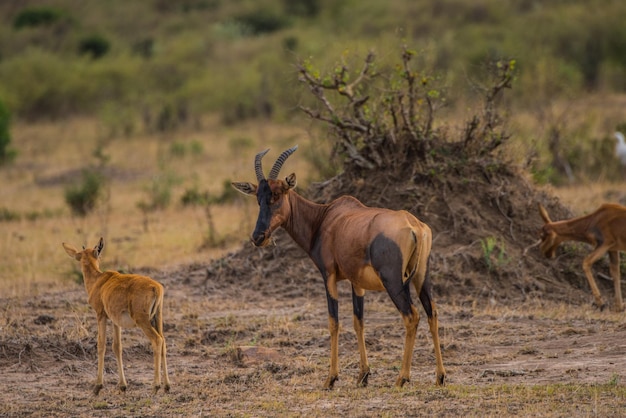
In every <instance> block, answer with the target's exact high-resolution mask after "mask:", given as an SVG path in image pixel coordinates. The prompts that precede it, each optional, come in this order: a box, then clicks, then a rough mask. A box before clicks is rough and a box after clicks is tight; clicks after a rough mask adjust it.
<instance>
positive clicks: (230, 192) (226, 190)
mask: <svg viewBox="0 0 626 418" xmlns="http://www.w3.org/2000/svg"><path fill="white" fill-rule="evenodd" d="M230 183H231V180H229V179H226V180H224V181H223V182H222V191H221V192H220V194H219V195H211V194H210V193H209V192H208V191H206V190H205V191H200V190H199V189H198V186H193V187H191V188H189V189H187V190H185V192H184V193H183V195H182V197H181V199H180V202H181V203H182V205H183V206H205V205H211V204H224V203H229V202H232V201H234V200H235V199H237V198H238V197H239V192H238V191H236V190H235V189H234V188H233V187H232V186H231V184H230Z"/></svg>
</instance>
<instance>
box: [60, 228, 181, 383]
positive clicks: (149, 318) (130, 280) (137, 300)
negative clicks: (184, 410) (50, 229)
mask: <svg viewBox="0 0 626 418" xmlns="http://www.w3.org/2000/svg"><path fill="white" fill-rule="evenodd" d="M63 248H65V251H66V252H67V253H68V254H69V256H70V257H72V258H75V259H76V260H78V261H80V266H81V269H82V272H83V279H84V282H85V288H86V289H87V295H88V297H89V299H88V300H89V304H90V305H91V307H92V308H93V309H94V310H95V311H96V317H97V319H98V377H97V379H96V384H95V386H94V388H93V392H94V394H95V395H97V394H98V393H99V392H100V390H101V389H102V383H103V372H104V353H105V351H106V328H107V319H110V320H111V322H112V323H113V353H115V358H116V359H117V370H118V374H119V383H118V387H119V389H120V390H121V391H125V390H126V386H127V384H126V378H125V377H124V365H123V363H122V328H134V327H139V328H141V330H142V331H143V332H144V333H145V334H146V336H147V337H148V339H149V340H150V342H151V343H152V351H153V354H154V382H153V384H152V387H153V390H154V393H156V392H157V391H158V390H159V388H160V387H161V368H163V380H164V383H165V386H164V390H165V392H168V391H169V390H170V379H169V377H168V374H167V361H166V359H165V357H166V348H165V337H164V336H163V286H161V284H160V283H158V282H156V281H154V280H153V279H151V278H149V277H146V276H140V275H137V274H122V273H118V272H116V271H104V272H103V271H100V261H99V257H100V254H101V253H102V249H103V248H104V240H103V239H102V238H100V241H99V242H98V244H97V245H96V246H95V247H94V248H93V249H85V247H83V251H78V250H77V249H76V248H74V247H73V246H71V245H69V244H66V243H63Z"/></svg>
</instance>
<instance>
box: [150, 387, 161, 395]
mask: <svg viewBox="0 0 626 418" xmlns="http://www.w3.org/2000/svg"><path fill="white" fill-rule="evenodd" d="M160 388H161V385H154V386H152V393H153V394H155V395H156V394H157V392H158V391H159V389H160Z"/></svg>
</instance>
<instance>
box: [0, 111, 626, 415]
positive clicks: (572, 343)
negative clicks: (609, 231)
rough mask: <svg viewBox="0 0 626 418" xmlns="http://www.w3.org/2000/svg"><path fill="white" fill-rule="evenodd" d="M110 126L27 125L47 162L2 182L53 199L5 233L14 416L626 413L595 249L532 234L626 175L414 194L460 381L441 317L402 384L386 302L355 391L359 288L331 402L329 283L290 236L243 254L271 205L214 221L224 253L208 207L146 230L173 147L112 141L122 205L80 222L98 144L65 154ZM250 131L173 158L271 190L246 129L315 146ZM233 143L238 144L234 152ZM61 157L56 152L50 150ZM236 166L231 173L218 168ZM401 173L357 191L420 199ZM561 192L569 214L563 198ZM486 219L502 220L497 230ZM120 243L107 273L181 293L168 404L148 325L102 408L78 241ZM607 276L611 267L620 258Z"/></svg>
mask: <svg viewBox="0 0 626 418" xmlns="http://www.w3.org/2000/svg"><path fill="white" fill-rule="evenodd" d="M81 127H82V128H83V129H85V131H81V130H80V129H79V128H81ZM39 128H40V129H42V128H41V126H40V127H39ZM91 128H93V127H92V126H91V127H90V125H89V124H88V123H87V124H85V125H83V124H78V125H73V128H72V129H69V128H67V127H66V131H65V134H66V135H65V136H64V135H63V132H61V133H60V132H58V131H54V132H51V131H46V130H37V129H35V128H33V130H29V129H28V128H26V127H25V128H23V130H21V132H22V135H24V136H23V137H21V138H20V139H24V140H23V141H21V140H20V141H16V143H17V144H21V145H22V146H26V147H27V146H28V144H32V148H30V149H29V150H23V151H25V152H29V153H32V154H33V156H34V158H31V159H30V160H31V161H33V162H31V163H29V164H28V166H25V165H20V164H19V163H17V164H16V166H14V167H13V168H11V170H9V171H5V172H4V173H3V176H5V178H4V180H5V182H4V184H3V187H4V189H3V190H4V195H5V197H6V198H8V199H11V201H12V202H14V203H13V206H12V208H15V209H17V210H21V211H24V212H25V211H27V210H31V209H33V208H41V210H43V209H50V208H52V213H50V214H48V215H45V216H43V215H42V214H41V213H40V216H37V217H35V219H28V218H26V217H25V218H23V219H21V220H19V221H16V222H5V223H2V224H0V225H1V226H2V229H3V238H2V239H3V256H2V257H3V258H2V263H3V267H2V268H3V274H2V278H3V281H2V289H3V290H2V291H3V294H2V298H1V299H0V370H1V372H2V377H3V383H4V385H3V387H4V390H2V391H1V392H0V415H2V416H327V415H341V416H398V415H401V416H420V415H431V414H439V415H445V416H459V415H461V416H497V415H526V416H528V415H530V416H538V415H541V416H623V414H624V411H626V389H625V387H624V384H623V382H624V379H625V378H626V338H625V337H626V325H625V323H624V320H625V319H626V315H625V314H624V313H616V312H612V311H610V310H605V311H603V312H600V311H598V310H596V309H594V308H593V307H592V306H591V296H590V294H589V292H588V288H587V287H586V284H585V281H584V280H585V279H584V277H583V275H582V272H581V271H580V262H581V254H583V253H584V248H583V249H581V248H573V249H571V250H567V251H565V253H564V255H562V256H560V257H559V259H558V260H557V262H552V263H551V262H548V261H545V260H543V259H542V258H541V257H540V256H539V254H538V250H537V248H530V249H528V247H529V246H530V245H531V244H532V240H529V239H527V237H528V236H530V235H531V230H532V231H535V230H536V229H537V228H539V226H540V225H541V223H540V220H539V216H538V215H537V213H536V201H537V199H539V200H541V201H543V202H544V203H545V204H546V205H547V206H548V208H549V210H551V213H553V216H554V217H555V218H557V217H562V216H563V213H564V211H566V209H564V207H570V208H571V207H574V208H575V210H574V212H576V213H584V212H585V211H588V210H590V209H592V208H593V207H595V206H596V205H597V204H596V203H595V202H597V201H598V200H613V201H618V202H619V201H623V199H624V196H626V187H622V186H621V185H620V184H619V183H607V184H605V185H603V186H599V185H597V184H596V185H593V186H578V187H573V188H566V189H560V190H544V191H541V192H540V193H539V192H537V193H536V192H535V191H534V189H533V187H532V186H530V185H529V184H528V183H526V182H518V180H516V178H515V177H512V176H511V175H510V174H511V173H509V172H506V171H497V170H496V172H495V173H492V174H490V175H488V173H485V176H486V177H488V180H489V181H487V182H486V183H484V182H480V181H476V182H475V183H471V184H467V183H465V182H463V183H456V182H455V181H454V180H449V181H448V183H447V185H448V186H449V189H445V190H448V192H451V194H450V195H448V196H447V197H446V198H444V199H443V200H441V201H437V200H436V199H427V198H426V197H424V196H425V195H424V194H423V193H422V194H420V193H413V194H412V195H411V197H410V199H412V200H410V201H409V203H411V202H414V205H415V211H416V212H417V213H418V214H419V216H420V217H421V218H423V219H424V220H426V221H427V222H428V223H429V224H431V225H432V226H433V230H434V232H435V234H434V246H433V258H432V260H431V261H432V263H431V264H432V271H431V272H432V278H433V284H434V297H435V300H436V301H437V303H438V307H439V320H440V337H441V344H442V348H443V356H444V364H445V366H446V369H447V373H448V375H447V385H446V386H445V387H436V386H435V385H434V356H433V354H432V344H431V341H430V335H429V333H428V330H427V326H426V325H425V322H426V321H425V318H424V316H423V319H422V323H421V324H420V326H419V329H418V337H417V339H418V341H417V344H416V348H415V350H414V355H413V367H412V379H411V382H410V383H408V384H407V385H405V387H403V388H402V389H397V388H395V387H394V386H393V383H394V382H395V379H396V375H397V373H398V368H399V365H400V357H401V353H402V344H403V334H404V329H403V326H402V322H401V319H400V316H399V315H398V313H397V311H396V310H395V308H393V306H392V305H391V303H390V301H389V299H388V297H387V295H385V294H382V293H380V294H377V293H368V294H367V296H366V342H367V346H368V350H369V357H370V364H371V367H372V371H373V372H372V376H371V377H370V384H369V386H368V387H367V388H356V387H355V381H354V380H355V378H356V375H357V373H358V372H357V370H358V353H357V348H356V341H355V338H354V332H353V330H352V320H351V303H350V294H349V287H348V286H347V285H343V286H340V289H341V292H342V294H341V299H340V318H341V337H340V366H341V371H340V380H339V382H338V383H337V384H336V385H335V389H334V390H332V391H325V390H322V384H323V382H324V379H325V378H326V373H327V368H328V355H329V337H328V330H327V314H326V301H325V295H324V290H323V284H322V281H321V278H320V277H319V274H318V273H317V272H316V271H315V269H314V267H313V265H312V263H311V262H310V261H309V260H308V259H307V258H306V257H304V254H303V253H302V252H301V251H300V250H299V249H297V248H295V247H294V245H293V244H292V243H291V241H290V240H289V239H288V237H286V236H285V235H284V234H282V235H281V234H279V235H278V237H277V245H276V246H274V247H270V248H265V249H255V248H252V247H251V245H250V244H249V243H245V244H242V243H241V242H242V239H243V237H245V236H246V235H247V234H249V232H250V231H251V228H252V227H253V223H254V217H255V215H256V214H255V204H254V202H249V203H246V201H236V202H234V203H232V204H230V206H225V207H223V208H217V207H216V208H215V211H214V212H213V217H214V218H213V222H214V223H215V225H216V227H215V229H216V230H217V231H218V233H219V234H222V235H223V236H227V237H230V238H229V239H224V243H222V244H220V245H216V246H215V247H212V248H207V246H206V245H205V243H206V236H205V233H206V227H207V225H206V222H207V221H206V219H205V218H204V214H203V212H202V210H201V209H197V208H180V207H175V208H170V209H168V210H165V211H163V212H157V213H152V214H150V215H149V216H148V218H147V219H146V218H145V217H144V216H143V215H142V214H141V213H140V212H139V211H138V210H137V208H136V204H137V201H139V200H141V198H142V197H141V194H142V193H143V192H144V191H145V190H143V188H145V185H146V183H147V182H148V181H149V178H150V177H149V176H150V175H152V174H154V173H155V172H157V173H158V170H159V168H155V164H154V161H155V160H156V159H157V158H156V157H155V155H157V154H158V153H159V152H163V149H167V146H163V145H158V144H160V143H159V142H158V141H148V140H146V141H142V140H133V141H129V142H127V143H124V144H120V143H118V144H114V145H116V146H111V147H109V148H106V149H105V151H106V152H109V153H110V154H111V156H112V161H115V162H116V163H115V164H112V165H114V166H115V167H116V170H115V171H114V173H115V175H114V178H115V181H114V185H115V186H111V187H112V189H114V191H113V192H112V193H111V199H110V201H109V202H110V203H109V206H110V208H111V210H110V211H109V212H107V211H105V212H104V213H102V212H101V213H96V214H93V215H90V216H88V217H87V218H85V219H81V220H77V219H75V218H72V217H70V216H68V215H67V213H66V212H65V211H64V209H63V208H62V205H63V202H62V188H63V186H64V185H65V184H67V182H68V177H71V175H72V173H76V172H77V171H76V167H80V164H81V163H82V162H83V161H84V159H85V158H86V157H85V156H86V155H89V153H90V152H91V151H92V149H93V148H92V145H90V144H93V142H89V141H86V143H85V144H81V142H80V141H79V142H78V145H77V146H78V148H80V147H83V148H82V149H81V150H79V151H77V150H76V149H72V150H71V151H65V152H59V151H56V150H58V149H61V150H63V149H65V150H68V149H70V148H68V147H69V145H70V144H72V143H76V141H75V140H76V138H77V137H81V136H84V137H87V138H89V135H95V134H93V133H92V134H89V133H88V132H87V131H89V130H90V129H91ZM45 129H60V128H58V127H47V128H45ZM238 129H242V130H243V131H219V130H216V131H214V132H212V133H210V134H209V133H201V134H194V135H197V136H198V138H199V140H200V141H201V142H203V143H211V144H221V145H219V146H218V145H212V146H211V150H210V153H209V152H205V153H200V155H199V156H198V155H196V156H187V157H185V158H184V159H183V160H175V159H173V158H172V159H171V161H170V164H172V166H171V168H172V169H173V170H175V171H176V172H177V173H178V174H184V173H186V172H192V173H196V175H197V176H198V178H197V179H196V180H195V181H198V182H203V183H202V184H205V185H206V187H208V188H209V189H211V190H212V191H215V193H218V192H219V188H220V187H221V184H222V180H223V178H224V175H223V174H224V173H228V174H229V175H231V174H232V176H233V179H235V180H251V179H253V170H252V156H253V155H254V153H255V152H256V151H257V150H258V149H259V148H261V146H260V145H259V146H258V147H256V146H255V147H250V148H249V149H245V150H244V151H241V152H238V151H237V150H233V149H232V148H229V147H228V145H227V144H228V143H232V142H236V141H235V140H233V138H234V139H237V138H241V137H244V136H246V135H251V136H254V138H255V142H258V143H259V144H263V148H264V147H265V144H268V143H270V145H271V147H272V150H273V153H277V152H278V150H279V149H281V148H284V147H285V146H288V145H292V143H294V142H298V143H300V144H302V143H305V144H306V140H304V139H303V138H300V137H298V134H294V132H293V131H290V130H288V129H287V130H274V129H277V128H272V130H269V128H264V127H261V128H259V127H255V126H248V127H243V128H238ZM246 129H247V131H246ZM264 129H268V131H267V132H266V133H263V132H264ZM207 131H208V130H207ZM259 131H260V132H261V134H260V135H259ZM86 132H87V133H86ZM242 132H243V133H242ZM250 132H255V133H254V134H252V133H250ZM44 135H51V136H53V137H55V138H61V140H60V143H59V142H57V143H55V146H51V147H50V148H49V149H38V148H37V147H36V146H35V145H34V144H36V143H38V141H37V136H44ZM220 137H223V138H228V139H229V140H230V142H229V141H226V142H224V141H222V142H220V141H218V140H217V138H220ZM270 137H271V140H270V139H268V138H270ZM186 139H187V138H186ZM65 141H67V142H65ZM154 144H157V145H154ZM150 147H153V148H150ZM53 152H54V154H53V155H54V158H55V159H51V158H50V156H51V155H52V153H53ZM274 155H276V154H274ZM292 160H293V161H292ZM298 160H300V163H299V162H298ZM302 160H303V159H299V158H296V157H291V159H290V161H289V162H288V163H287V164H286V167H285V168H284V169H283V170H285V171H287V170H288V171H289V172H291V171H296V172H298V173H301V172H302V171H305V169H304V166H299V165H298V164H302ZM118 161H119V162H122V163H119V162H118ZM172 161H173V162H172ZM224 161H228V165H227V167H226V168H225V167H224V165H222V166H220V165H219V164H220V163H222V164H223V162H224ZM151 162H152V163H151ZM218 167H219V168H218ZM473 169H475V167H467V170H470V171H471V170H473ZM185 170H187V171H185ZM219 170H221V172H220V171H219ZM499 170H502V169H499ZM242 173H243V174H242ZM116 176H117V177H116ZM235 176H237V178H235ZM240 176H243V178H240ZM490 176H491V177H490ZM299 178H300V179H302V178H303V176H302V175H300V177H299ZM472 178H473V177H472ZM9 180H10V181H9ZM385 181H388V179H382V180H380V181H379V182H378V181H376V182H373V183H377V184H375V185H374V186H376V187H374V186H372V184H368V185H367V186H368V187H370V186H371V187H370V188H368V187H363V184H361V183H355V184H347V185H344V186H345V187H344V188H347V190H348V191H349V192H350V193H353V194H355V195H358V196H359V198H361V199H362V200H364V201H366V202H367V203H368V204H373V203H375V202H379V204H380V205H384V206H390V207H393V206H394V205H399V204H400V203H398V202H397V201H396V200H395V199H391V200H389V199H388V200H385V196H394V195H393V193H394V192H397V193H400V194H399V196H402V197H403V198H404V197H405V194H406V193H407V192H408V191H412V189H411V190H407V189H400V188H398V190H394V187H395V185H394V184H393V183H385ZM488 184H489V185H490V186H489V185H488ZM5 185H6V186H5ZM492 186H493V187H495V189H493V187H492ZM179 187H182V186H179ZM329 187H330V186H329ZM489 187H492V188H489ZM460 189H461V190H462V189H465V190H468V189H471V190H472V193H471V194H467V193H460V192H459V190H460ZM381 190H386V191H388V192H389V193H392V194H391V195H389V194H386V195H385V194H383V193H382V192H381ZM420 190H421V191H423V190H424V189H419V188H418V189H417V191H418V192H419V191H420ZM493 190H497V192H498V193H497V195H496V196H495V197H494V196H493V195H491V194H490V193H492V192H493ZM338 191H339V189H337V190H335V192H338ZM310 193H312V194H313V196H312V197H315V198H320V196H324V195H325V193H324V190H318V192H317V195H316V193H314V192H310ZM330 194H333V193H330ZM559 194H560V196H561V200H560V203H559V201H558V199H555V198H554V197H553V196H556V195H559ZM326 197H331V196H326ZM251 200H253V199H251ZM483 200H488V201H490V202H492V203H493V204H492V206H493V207H492V208H491V209H490V211H489V212H487V213H486V212H483V209H482V208H483V207H482V206H480V205H481V202H482V201H483ZM406 203H407V202H402V204H406ZM442 205H443V206H442ZM446 205H447V209H446ZM448 212H449V213H452V214H453V215H452V219H451V220H450V218H448V217H447V216H449V215H446V213H448ZM481 217H487V218H489V219H490V226H491V227H493V228H494V229H489V228H490V227H486V226H485V223H484V222H482V220H481V219H482V218H481ZM233 219H242V220H241V221H239V220H237V221H233ZM446 225H447V226H448V227H447V228H446V227H444V226H446ZM476 229H479V230H481V231H482V233H481V235H478V236H482V237H484V238H485V240H484V241H483V240H473V239H472V240H471V241H470V242H468V241H466V237H465V235H467V237H469V236H475V230H476ZM494 231H495V232H494ZM104 232H106V235H107V237H109V238H110V239H109V240H108V241H107V247H105V251H104V258H103V260H102V266H103V268H104V269H112V268H114V269H125V270H132V271H133V272H136V273H143V274H148V275H151V276H152V277H154V278H155V279H157V280H159V281H160V282H161V283H163V285H164V286H165V289H166V299H165V336H166V339H167V346H168V366H169V370H170V378H171V380H172V389H171V391H170V392H169V393H167V394H164V393H162V392H159V393H157V394H156V395H154V394H152V393H151V379H152V355H151V349H150V345H149V343H148V342H147V340H146V339H145V337H144V336H143V335H141V333H140V332H139V331H138V330H126V331H124V333H123V344H124V361H125V370H126V377H127V379H128V383H129V387H128V390H127V392H126V393H120V392H119V391H118V390H117V388H116V386H115V385H116V383H117V376H116V374H117V373H116V364H115V360H114V358H113V355H112V352H111V349H110V337H109V346H108V350H107V356H106V366H105V371H106V373H105V388H104V389H103V390H102V391H101V393H100V395H99V396H97V397H95V396H93V395H92V393H91V387H92V384H93V382H94V380H95V374H96V323H95V315H94V314H93V312H92V310H91V308H90V307H89V306H88V304H87V302H86V295H85V291H84V288H83V287H82V285H81V284H79V283H77V282H76V281H75V280H74V279H76V276H77V271H76V266H74V264H73V263H74V262H73V261H72V260H71V259H69V258H68V257H67V255H66V254H65V253H64V252H63V250H62V248H61V245H60V244H61V242H62V241H67V242H70V243H72V244H75V245H83V244H84V245H94V244H95V243H96V242H97V238H98V236H99V235H100V234H103V233H104ZM233 237H235V238H233ZM487 238H493V239H497V240H496V241H495V242H496V246H495V247H494V249H493V250H494V252H493V253H491V254H485V250H484V248H483V249H482V250H481V244H482V243H483V242H486V241H487ZM500 239H501V240H500ZM516 240H517V241H518V242H516ZM527 249H528V250H527ZM230 250H235V251H234V252H229V251H230ZM526 250H527V251H526ZM486 255H487V256H489V259H487V258H485V256H486ZM597 269H598V270H601V271H604V273H605V274H607V270H608V268H607V266H606V265H605V264H604V265H603V264H602V263H599V266H598V267H597ZM564 277H565V279H563V278H564ZM599 284H600V287H601V289H602V292H603V294H604V296H605V298H606V299H607V300H608V301H609V302H611V301H612V299H611V298H612V291H611V287H612V286H611V284H610V283H608V282H607V281H605V280H602V279H600V283H599ZM420 312H423V311H421V308H420ZM109 335H110V328H109Z"/></svg>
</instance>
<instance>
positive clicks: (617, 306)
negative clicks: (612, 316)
mask: <svg viewBox="0 0 626 418" xmlns="http://www.w3.org/2000/svg"><path fill="white" fill-rule="evenodd" d="M614 311H615V312H624V304H623V303H622V302H616V303H615V307H614Z"/></svg>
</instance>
